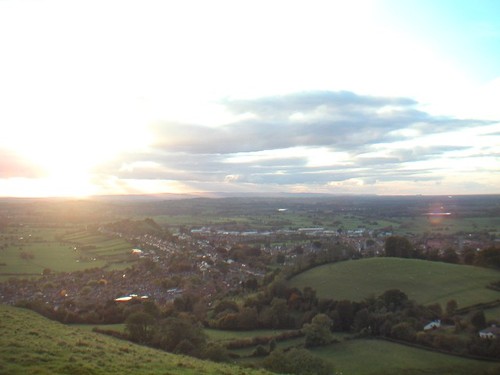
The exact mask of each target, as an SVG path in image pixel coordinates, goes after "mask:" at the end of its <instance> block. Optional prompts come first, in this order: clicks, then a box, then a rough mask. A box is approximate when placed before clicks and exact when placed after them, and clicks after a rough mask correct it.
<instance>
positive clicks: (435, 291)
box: [289, 258, 500, 307]
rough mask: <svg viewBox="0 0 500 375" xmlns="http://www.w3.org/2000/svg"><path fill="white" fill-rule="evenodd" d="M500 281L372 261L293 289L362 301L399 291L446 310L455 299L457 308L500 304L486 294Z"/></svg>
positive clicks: (436, 267) (475, 270)
mask: <svg viewBox="0 0 500 375" xmlns="http://www.w3.org/2000/svg"><path fill="white" fill-rule="evenodd" d="M498 280H500V272H498V271H495V270H490V269H485V268H480V267H472V266H463V265H455V264H448V263H442V262H430V261H425V260H418V259H401V258H369V259H361V260H352V261H346V262H339V263H333V264H327V265H324V266H320V267H316V268H313V269H311V270H308V271H306V272H303V273H301V274H299V275H297V276H295V277H294V278H292V279H291V280H290V282H289V283H290V285H291V286H294V287H299V288H303V287H305V286H310V287H312V288H314V289H316V291H317V294H318V296H319V297H329V298H334V299H337V300H342V299H349V300H353V301H360V300H363V299H364V298H366V297H368V296H370V295H375V296H377V295H380V294H382V293H383V292H384V291H386V290H388V289H394V288H398V289H400V290H402V291H404V292H405V293H406V294H407V295H408V296H409V298H410V299H414V300H416V301H417V302H419V303H422V304H430V303H436V302H439V303H441V304H442V305H443V307H444V305H445V304H446V302H447V301H448V300H450V299H455V300H456V301H457V302H458V306H459V307H465V306H469V305H472V304H476V303H479V302H488V301H493V300H496V299H500V292H496V291H493V290H489V289H486V288H485V287H486V285H488V284H489V283H490V282H492V281H498Z"/></svg>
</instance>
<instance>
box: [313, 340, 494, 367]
mask: <svg viewBox="0 0 500 375" xmlns="http://www.w3.org/2000/svg"><path fill="white" fill-rule="evenodd" d="M313 353H314V354H316V355H318V356H319V357H321V358H323V359H326V360H329V361H331V362H332V363H333V364H334V365H335V370H336V373H338V374H356V375H375V374H385V375H392V374H394V375H397V374H412V375H419V374H422V375H424V374H425V375H432V374H435V375H456V374H464V375H465V374H481V373H483V372H484V371H487V370H491V369H493V368H495V369H496V368H498V366H499V365H498V364H495V363H491V362H484V361H477V360H471V359H466V358H460V357H456V356H451V355H446V354H441V353H435V352H430V351H427V350H422V349H416V348H411V347H408V346H404V345H399V344H395V343H391V342H387V341H381V340H347V341H343V342H341V343H338V344H333V345H329V346H326V347H323V348H318V349H314V350H313Z"/></svg>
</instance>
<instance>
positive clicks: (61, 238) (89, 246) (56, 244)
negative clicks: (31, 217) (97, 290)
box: [0, 227, 133, 281]
mask: <svg viewBox="0 0 500 375" xmlns="http://www.w3.org/2000/svg"><path fill="white" fill-rule="evenodd" d="M0 245H3V248H1V249H0V255H1V258H0V259H1V265H0V281H1V280H6V279H8V278H9V277H36V276H39V275H41V274H42V272H43V270H44V269H50V270H51V271H55V272H71V271H79V270H84V269H87V268H94V267H107V266H113V268H117V267H118V268H124V267H127V266H129V265H130V263H129V262H130V261H132V260H133V259H131V258H130V256H129V254H130V250H131V245H130V244H129V243H128V242H126V241H125V240H122V239H112V238H108V237H106V236H104V235H101V234H98V233H97V234H96V233H91V232H87V231H86V230H85V229H77V230H68V228H36V227H35V228H30V227H21V228H8V229H7V230H4V231H3V232H2V233H0Z"/></svg>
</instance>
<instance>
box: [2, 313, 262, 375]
mask: <svg viewBox="0 0 500 375" xmlns="http://www.w3.org/2000/svg"><path fill="white" fill-rule="evenodd" d="M0 332H1V334H0V374H9V375H10V374H12V375H16V374H20V375H21V374H22V375H24V374H40V375H48V374H51V375H52V374H72V375H75V374H76V375H101V374H120V375H122V374H123V375H127V374H162V375H178V374H192V375H195V374H227V375H230V374H241V375H242V374H249V375H250V374H265V372H264V371H258V370H251V369H243V368H240V367H237V366H232V365H225V364H216V363H213V362H208V361H201V360H197V359H194V358H190V357H184V356H177V355H174V354H169V353H165V352H162V351H159V350H154V349H151V348H147V347H143V346H139V345H135V344H132V343H130V342H127V341H122V340H118V339H114V338H111V337H108V336H104V335H100V334H97V333H92V332H87V331H85V330H82V329H78V328H75V327H69V326H65V325H63V324H60V323H56V322H53V321H50V320H47V319H45V318H43V317H41V316H39V315H37V314H36V313H33V312H31V311H29V310H23V309H19V308H14V307H10V306H5V305H0Z"/></svg>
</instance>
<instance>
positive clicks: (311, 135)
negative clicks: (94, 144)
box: [152, 91, 488, 154]
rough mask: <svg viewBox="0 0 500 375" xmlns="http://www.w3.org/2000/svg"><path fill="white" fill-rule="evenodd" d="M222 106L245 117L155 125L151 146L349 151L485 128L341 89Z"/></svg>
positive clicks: (230, 150)
mask: <svg viewBox="0 0 500 375" xmlns="http://www.w3.org/2000/svg"><path fill="white" fill-rule="evenodd" d="M222 104H224V105H225V107H226V109H227V111H229V112H230V113H232V114H234V115H237V116H243V117H244V119H243V120H239V121H234V122H232V123H229V124H226V125H223V126H219V127H207V126H200V125H196V124H182V123H169V122H164V123H158V124H155V125H154V126H152V131H153V133H154V134H155V136H156V143H155V145H154V147H156V148H158V149H165V150H169V151H176V152H187V153H205V154H207V153H208V154H231V153H236V152H256V151H262V150H274V149H283V148H289V147H296V146H309V147H320V146H326V147H331V148H333V149H336V150H348V151H351V152H352V151H355V150H362V149H366V147H367V146H369V145H370V144H375V143H382V142H386V141H391V142H392V141H396V140H404V139H411V137H413V136H414V135H421V134H432V133H442V132H445V131H448V130H453V131H456V130H458V129H460V128H464V127H471V126H480V125H485V124H488V122H484V121H477V120H474V121H473V120H458V119H453V118H445V117H433V116H431V115H429V114H427V113H425V112H422V111H419V110H417V109H416V104H417V103H416V102H415V101H414V100H412V99H408V98H385V97H372V96H361V95H356V94H354V93H351V92H344V91H342V92H323V91H319V92H306V93H299V94H290V95H285V96H275V97H268V98H261V99H254V100H225V101H223V102H222Z"/></svg>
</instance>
